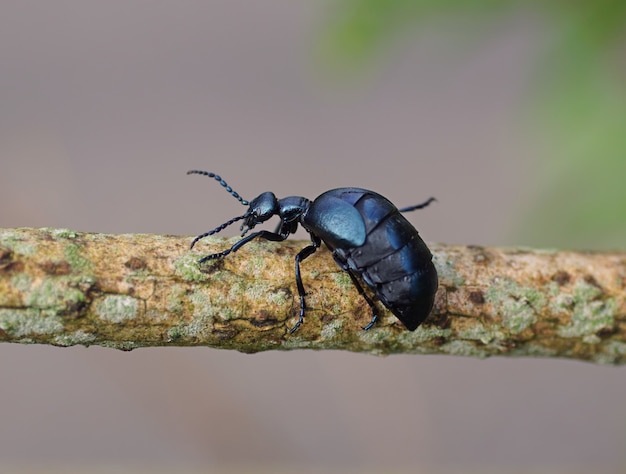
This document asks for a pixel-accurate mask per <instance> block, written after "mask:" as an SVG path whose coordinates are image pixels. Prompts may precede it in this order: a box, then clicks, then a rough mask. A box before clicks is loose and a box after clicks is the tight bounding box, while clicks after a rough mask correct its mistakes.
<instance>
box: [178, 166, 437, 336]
mask: <svg viewBox="0 0 626 474" xmlns="http://www.w3.org/2000/svg"><path fill="white" fill-rule="evenodd" d="M187 174H201V175H204V176H208V177H210V178H214V179H215V180H216V181H217V182H219V183H220V184H221V185H222V186H223V187H224V188H226V191H228V192H229V193H230V194H231V195H232V196H234V197H235V198H237V200H239V202H240V203H241V204H243V205H244V206H248V210H247V211H246V212H245V213H244V214H243V215H241V216H238V217H234V218H232V219H231V220H229V221H228V222H225V223H224V224H222V225H220V226H219V227H216V228H215V229H213V230H211V231H209V232H206V233H204V234H201V235H199V236H198V237H196V238H195V239H194V240H193V242H192V243H191V247H192V248H193V246H194V245H195V244H196V242H198V240H200V239H202V238H204V237H207V236H209V235H213V234H216V233H218V232H220V231H221V230H223V229H225V228H226V227H227V226H229V225H231V224H233V223H234V222H237V221H240V220H243V224H242V225H241V227H240V230H241V231H242V234H241V237H242V239H241V240H240V241H238V242H237V243H236V244H235V245H233V246H232V247H231V248H229V249H228V250H225V251H223V252H219V253H214V254H211V255H207V256H205V257H202V258H201V259H200V260H198V263H202V262H205V261H207V260H212V259H216V258H222V257H225V256H226V255H228V254H229V253H231V252H236V251H237V250H239V249H240V248H241V247H243V246H244V245H245V244H247V243H248V242H250V241H251V240H253V239H255V238H257V237H258V238H261V239H267V240H272V241H282V240H285V239H286V238H287V237H289V234H291V233H293V232H295V231H296V229H297V228H298V224H300V225H302V227H304V228H305V229H306V230H307V232H308V233H309V235H310V236H311V245H308V246H307V247H304V248H303V249H302V250H301V251H300V252H298V254H297V255H296V259H295V263H296V285H297V287H298V294H299V296H300V316H299V318H298V322H297V323H296V324H295V326H294V327H293V328H291V329H290V331H289V332H294V331H295V330H296V329H298V328H299V327H300V325H301V324H302V322H303V320H304V313H305V311H306V302H305V291H304V286H303V285H302V277H301V275H300V262H302V260H304V259H305V258H307V257H309V256H310V255H312V254H313V253H315V251H316V250H317V249H318V248H319V247H320V245H321V243H322V242H324V243H325V244H326V246H327V247H328V248H329V249H330V251H331V252H332V255H333V257H334V259H335V262H337V265H339V267H340V268H341V269H342V270H344V271H345V272H347V273H348V275H349V276H350V279H351V280H352V283H353V284H354V286H355V287H356V289H357V291H358V292H359V294H361V295H362V296H363V298H365V301H366V302H367V304H368V305H369V307H370V308H371V310H372V319H371V320H370V322H369V324H368V325H367V326H365V328H364V329H366V330H367V329H370V328H371V327H372V326H373V325H374V323H375V322H376V319H377V317H378V315H377V312H376V306H375V305H374V302H373V301H372V300H371V298H369V297H368V296H367V294H366V293H365V291H364V290H363V287H362V286H361V283H360V282H359V278H360V280H362V281H364V282H365V284H366V285H367V286H368V287H370V288H371V289H372V291H373V292H374V293H375V294H376V296H377V297H378V299H379V300H380V301H381V302H382V303H383V304H384V305H385V306H386V307H387V308H388V309H389V311H391V312H392V313H393V314H394V315H395V316H396V317H397V318H398V319H399V320H400V321H401V322H402V323H403V324H404V325H405V326H406V328H407V329H409V330H411V331H414V330H415V329H417V327H418V326H419V325H420V324H421V323H422V322H423V321H424V320H425V319H426V317H427V316H428V315H429V314H430V311H431V309H432V307H433V302H434V299H435V293H436V292H437V283H438V279H437V271H436V270H435V266H434V265H433V262H432V254H431V253H430V250H429V249H428V247H427V246H426V244H425V243H424V241H423V240H422V239H421V237H420V236H419V234H418V232H417V230H415V228H414V227H413V226H412V225H411V224H410V223H409V221H407V220H406V218H405V217H404V216H403V215H402V214H401V213H402V212H409V211H414V210H416V209H422V208H424V207H426V206H428V205H429V204H430V203H431V202H433V201H434V200H435V199H434V198H432V197H431V198H430V199H428V200H427V201H425V202H423V203H422V204H417V205H415V206H410V207H405V208H402V209H398V208H396V207H395V206H394V205H393V204H392V203H391V202H389V200H388V199H386V198H385V197H383V196H381V195H380V194H378V193H375V192H373V191H368V190H367V189H361V188H338V189H333V190H330V191H326V192H325V193H323V194H321V195H320V196H318V197H317V198H316V199H315V200H313V201H310V200H308V199H307V198H304V197H301V196H290V197H286V198H283V199H277V198H276V196H275V195H274V193H271V192H265V193H262V194H260V195H259V196H257V197H256V198H255V199H253V200H252V201H246V200H245V199H243V198H242V197H241V196H240V195H239V194H238V193H236V192H235V191H233V189H232V188H231V187H230V186H229V185H228V184H227V183H226V182H225V181H224V180H223V179H222V178H221V177H220V176H218V175H216V174H215V173H209V172H207V171H198V170H191V171H188V172H187ZM272 216H278V217H279V218H280V223H279V224H278V227H277V228H276V231H275V232H270V231H267V230H260V231H258V232H253V233H251V234H249V235H246V234H247V233H248V231H250V230H251V229H253V228H254V227H255V226H256V225H257V224H261V223H263V222H265V221H267V220H268V219H269V218H270V217H272Z"/></svg>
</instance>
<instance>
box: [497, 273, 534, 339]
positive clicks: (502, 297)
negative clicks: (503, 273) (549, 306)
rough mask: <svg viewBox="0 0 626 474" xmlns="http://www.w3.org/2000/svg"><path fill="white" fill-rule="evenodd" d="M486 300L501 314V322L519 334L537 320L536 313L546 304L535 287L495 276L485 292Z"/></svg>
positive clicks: (512, 331) (513, 332)
mask: <svg viewBox="0 0 626 474" xmlns="http://www.w3.org/2000/svg"><path fill="white" fill-rule="evenodd" d="M485 299H486V301H487V302H489V303H491V304H493V305H494V309H495V310H496V311H497V312H498V313H499V314H500V315H501V316H502V324H503V325H504V326H505V327H506V328H507V329H509V331H511V333H512V334H519V333H520V332H522V331H524V330H525V329H527V328H528V327H530V326H531V325H533V324H534V323H535V322H536V321H537V313H538V312H540V311H541V310H542V309H543V308H544V306H545V305H546V297H545V295H544V294H543V293H541V292H540V291H538V290H536V289H535V288H529V287H525V286H521V285H518V284H517V283H516V282H514V281H512V280H509V279H503V278H495V279H494V281H493V284H492V285H491V286H490V287H489V289H488V290H487V292H486V293H485Z"/></svg>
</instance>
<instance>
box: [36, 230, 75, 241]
mask: <svg viewBox="0 0 626 474" xmlns="http://www.w3.org/2000/svg"><path fill="white" fill-rule="evenodd" d="M41 230H48V231H49V232H50V235H52V237H54V238H56V239H75V238H76V237H78V234H77V233H76V232H74V231H73V230H70V229H41Z"/></svg>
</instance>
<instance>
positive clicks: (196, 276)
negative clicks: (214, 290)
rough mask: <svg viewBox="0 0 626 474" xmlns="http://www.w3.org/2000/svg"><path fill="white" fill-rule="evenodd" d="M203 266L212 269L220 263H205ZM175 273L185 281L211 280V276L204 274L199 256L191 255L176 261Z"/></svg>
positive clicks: (212, 261) (215, 261) (214, 261)
mask: <svg viewBox="0 0 626 474" xmlns="http://www.w3.org/2000/svg"><path fill="white" fill-rule="evenodd" d="M203 265H205V266H206V267H208V268H210V267H212V266H215V265H220V261H219V260H211V261H208V262H206V263H203ZM174 273H175V274H176V275H177V276H179V277H180V278H182V279H183V280H184V281H190V282H198V281H206V280H208V279H209V275H207V274H206V273H204V272H202V270H201V268H200V264H198V256H197V255H194V254H190V253H189V254H186V255H183V256H181V257H179V258H177V259H176V260H174Z"/></svg>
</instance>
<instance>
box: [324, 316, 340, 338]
mask: <svg viewBox="0 0 626 474" xmlns="http://www.w3.org/2000/svg"><path fill="white" fill-rule="evenodd" d="M342 328H343V322H342V321H341V320H340V319H333V320H331V321H330V322H329V323H327V324H324V326H323V327H322V331H321V333H320V335H321V336H322V340H324V341H325V340H328V339H334V338H335V337H337V334H339V333H340V332H341V329H342Z"/></svg>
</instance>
